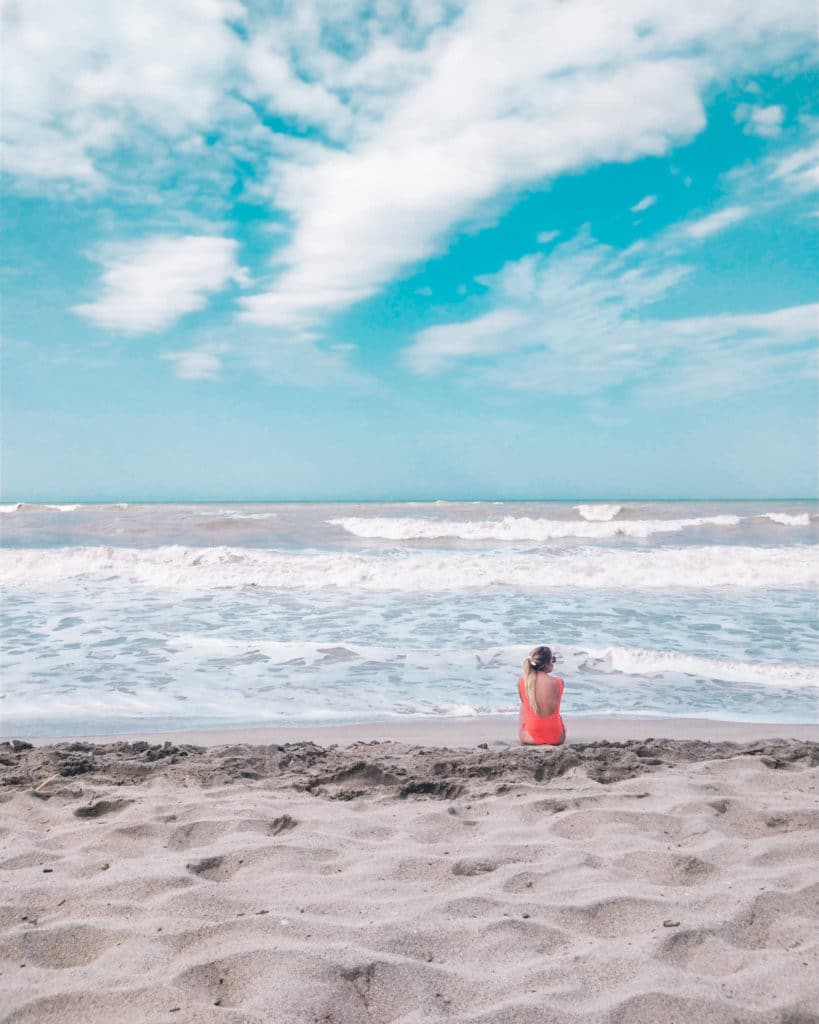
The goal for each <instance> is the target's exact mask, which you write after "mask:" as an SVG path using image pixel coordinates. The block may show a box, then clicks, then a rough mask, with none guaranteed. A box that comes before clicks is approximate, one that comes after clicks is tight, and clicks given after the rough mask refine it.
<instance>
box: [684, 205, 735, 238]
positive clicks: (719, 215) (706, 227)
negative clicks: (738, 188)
mask: <svg viewBox="0 0 819 1024" xmlns="http://www.w3.org/2000/svg"><path fill="white" fill-rule="evenodd" d="M750 214H751V209H750V207H748V206H726V207H725V209H724V210H717V212H716V213H710V214H709V215H708V216H707V217H702V218H700V219H699V220H695V221H691V222H690V223H689V224H686V225H685V227H684V229H683V230H684V231H685V233H686V234H687V235H688V236H689V238H696V239H702V238H710V237H711V235H716V234H718V233H719V232H720V231H725V229H726V228H730V227H731V226H732V225H734V224H739V222H740V221H741V220H745V218H746V217H748V216H750Z"/></svg>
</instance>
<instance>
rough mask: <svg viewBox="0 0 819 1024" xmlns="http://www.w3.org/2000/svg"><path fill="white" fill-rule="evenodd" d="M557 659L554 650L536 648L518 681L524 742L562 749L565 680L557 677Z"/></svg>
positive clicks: (521, 732) (522, 740) (563, 738)
mask: <svg viewBox="0 0 819 1024" xmlns="http://www.w3.org/2000/svg"><path fill="white" fill-rule="evenodd" d="M554 667H555V656H554V654H552V649H551V648H550V647H535V648H533V649H532V650H531V651H530V652H529V657H528V658H527V659H526V660H525V661H524V663H523V675H522V676H521V677H520V679H518V693H519V694H520V733H519V735H520V742H521V743H534V744H544V743H548V744H549V745H551V746H555V747H556V746H558V745H559V744H561V743H562V742H563V741H564V740H565V739H566V726H565V725H564V724H563V719H562V718H561V717H560V698H561V697H562V696H563V680H562V679H561V678H560V676H553V675H552V669H553V668H554Z"/></svg>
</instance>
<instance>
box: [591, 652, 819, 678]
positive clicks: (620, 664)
mask: <svg viewBox="0 0 819 1024" xmlns="http://www.w3.org/2000/svg"><path fill="white" fill-rule="evenodd" d="M583 653H585V652H578V657H580V656H582V654H583ZM578 668H579V669H581V670H583V669H586V670H593V671H596V672H606V673H610V672H619V673H623V674H624V675H629V676H651V675H659V674H664V673H669V672H670V673H675V674H679V675H687V676H701V677H702V678H703V679H712V680H719V681H720V682H726V683H757V684H762V685H770V686H816V687H819V666H804V665H783V664H768V663H765V662H758V661H755V662H751V661H737V660H728V659H724V658H702V657H698V656H696V655H693V654H683V653H679V652H677V651H645V650H641V649H639V648H625V647H609V648H607V649H605V650H602V651H590V652H588V653H587V656H586V657H582V659H581V660H580V661H579V663H578Z"/></svg>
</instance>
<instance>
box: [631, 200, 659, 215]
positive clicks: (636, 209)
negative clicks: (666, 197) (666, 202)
mask: <svg viewBox="0 0 819 1024" xmlns="http://www.w3.org/2000/svg"><path fill="white" fill-rule="evenodd" d="M656 202H657V197H656V196H643V198H642V199H641V200H640V202H639V203H635V204H634V206H632V207H631V212H632V213H642V212H643V210H647V209H648V208H649V207H650V206H653V205H654V204H655V203H656Z"/></svg>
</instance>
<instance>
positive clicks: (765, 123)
mask: <svg viewBox="0 0 819 1024" xmlns="http://www.w3.org/2000/svg"><path fill="white" fill-rule="evenodd" d="M784 119H785V108H784V107H781V106H770V107H761V106H755V105H754V104H751V103H740V105H739V106H738V107H737V108H736V110H735V111H734V120H735V121H736V122H737V124H741V125H743V131H744V132H745V134H746V135H758V136H759V137H760V138H763V139H775V138H776V137H777V136H778V135H780V134H781V133H782V122H783V121H784Z"/></svg>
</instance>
